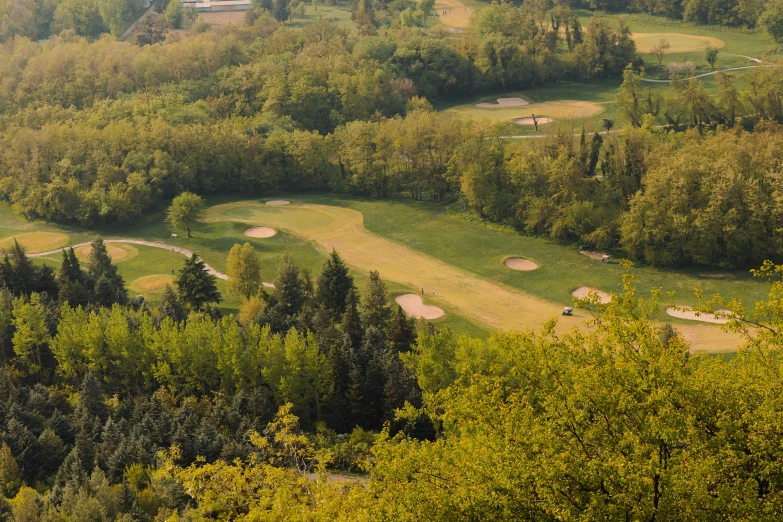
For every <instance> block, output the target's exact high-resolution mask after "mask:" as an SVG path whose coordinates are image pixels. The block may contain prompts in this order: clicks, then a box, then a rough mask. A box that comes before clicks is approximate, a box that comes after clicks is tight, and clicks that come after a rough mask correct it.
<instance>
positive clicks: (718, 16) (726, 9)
mask: <svg viewBox="0 0 783 522" xmlns="http://www.w3.org/2000/svg"><path fill="white" fill-rule="evenodd" d="M574 4H576V5H578V6H584V7H587V8H589V9H599V10H602V11H609V12H613V13H618V12H622V11H632V12H633V11H636V12H642V13H650V14H653V15H661V16H667V17H669V18H674V19H676V20H685V21H686V22H693V23H697V24H704V25H722V26H729V27H747V28H750V29H753V28H754V27H756V26H757V25H766V24H765V20H766V19H767V18H768V17H770V16H774V15H776V14H777V11H778V10H779V7H778V4H777V3H776V2H775V1H771V2H751V1H747V0H728V1H721V0H655V1H653V0H579V1H577V2H574ZM572 5H573V4H572Z"/></svg>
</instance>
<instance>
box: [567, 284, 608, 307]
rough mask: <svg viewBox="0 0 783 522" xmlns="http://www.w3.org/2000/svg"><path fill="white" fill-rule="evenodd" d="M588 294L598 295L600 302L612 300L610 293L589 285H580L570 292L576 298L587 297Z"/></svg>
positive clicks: (604, 302)
mask: <svg viewBox="0 0 783 522" xmlns="http://www.w3.org/2000/svg"><path fill="white" fill-rule="evenodd" d="M590 294H596V295H598V300H599V302H600V303H602V304H606V303H608V302H609V301H611V300H612V296H611V295H610V294H607V293H606V292H602V291H600V290H598V289H595V288H591V287H589V286H580V287H579V288H577V289H576V290H574V291H573V292H571V295H572V296H574V297H576V298H577V299H588V298H589V297H590Z"/></svg>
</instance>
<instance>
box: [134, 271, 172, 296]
mask: <svg viewBox="0 0 783 522" xmlns="http://www.w3.org/2000/svg"><path fill="white" fill-rule="evenodd" d="M166 285H172V286H174V276H172V275H168V274H154V275H148V276H144V277H140V278H138V279H134V280H133V281H131V282H130V284H128V286H129V287H130V288H131V289H133V290H136V291H137V292H141V293H146V292H151V293H155V294H159V293H162V292H163V290H165V289H166Z"/></svg>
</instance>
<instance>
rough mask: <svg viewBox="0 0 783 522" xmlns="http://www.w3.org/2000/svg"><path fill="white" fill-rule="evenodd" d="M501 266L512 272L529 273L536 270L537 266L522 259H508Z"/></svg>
mask: <svg viewBox="0 0 783 522" xmlns="http://www.w3.org/2000/svg"><path fill="white" fill-rule="evenodd" d="M503 264H504V265H506V266H507V267H509V268H510V269H512V270H520V271H523V272H529V271H531V270H535V269H536V268H538V265H537V264H535V263H534V262H532V261H531V260H529V259H525V258H524V257H509V258H508V259H506V260H505V261H503Z"/></svg>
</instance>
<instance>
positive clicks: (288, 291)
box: [273, 254, 307, 324]
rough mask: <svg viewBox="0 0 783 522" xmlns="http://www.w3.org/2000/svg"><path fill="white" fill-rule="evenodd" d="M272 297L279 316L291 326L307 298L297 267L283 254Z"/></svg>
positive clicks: (288, 256)
mask: <svg viewBox="0 0 783 522" xmlns="http://www.w3.org/2000/svg"><path fill="white" fill-rule="evenodd" d="M273 296H274V298H275V306H276V307H277V308H278V312H279V314H280V315H281V316H282V317H284V318H285V321H287V322H290V323H291V324H293V322H294V321H295V320H296V316H298V315H299V312H300V311H301V309H302V305H304V302H305V299H306V297H307V296H306V293H305V285H304V281H303V280H302V277H301V273H300V271H299V267H298V266H296V263H294V258H293V257H291V255H289V254H285V255H284V256H283V259H282V260H281V261H280V266H279V267H278V269H277V276H276V277H275V291H274V293H273Z"/></svg>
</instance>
